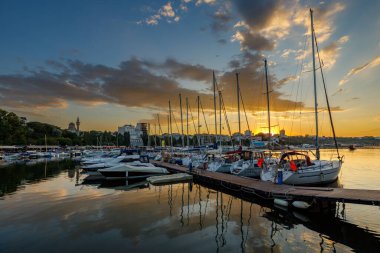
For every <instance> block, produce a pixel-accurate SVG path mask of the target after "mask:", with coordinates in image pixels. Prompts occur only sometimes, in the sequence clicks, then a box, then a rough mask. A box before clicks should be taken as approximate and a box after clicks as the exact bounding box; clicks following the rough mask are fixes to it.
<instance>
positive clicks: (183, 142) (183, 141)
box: [179, 93, 185, 147]
mask: <svg viewBox="0 0 380 253" xmlns="http://www.w3.org/2000/svg"><path fill="white" fill-rule="evenodd" d="M179 108H180V111H181V131H182V147H184V146H185V139H184V137H183V116H182V96H181V93H180V94H179Z"/></svg>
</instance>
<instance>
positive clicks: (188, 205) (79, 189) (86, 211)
mask: <svg viewBox="0 0 380 253" xmlns="http://www.w3.org/2000/svg"><path fill="white" fill-rule="evenodd" d="M379 154H380V152H379ZM347 160H349V159H347ZM347 160H346V161H347ZM346 163H347V162H346ZM33 166H36V167H33ZM33 166H28V167H25V168H23V167H14V168H13V169H8V170H3V169H4V168H2V169H1V170H0V187H1V190H2V192H4V193H5V194H8V193H13V194H12V196H7V195H5V196H3V198H2V200H0V210H2V212H0V237H1V238H2V240H0V248H1V249H2V251H3V250H4V252H17V251H18V252H19V251H23V250H24V251H30V252H37V251H57V252H67V251H82V250H83V251H93V252H103V251H107V250H109V248H110V247H111V246H112V248H113V250H115V251H116V252H117V251H131V252H148V251H154V252H165V253H166V252H178V251H180V252H215V251H216V252H316V251H318V252H319V251H320V252H349V251H356V252H377V251H378V249H379V248H380V240H379V237H380V226H379V221H378V218H377V217H378V212H379V208H378V207H374V208H373V207H368V206H360V207H358V206H356V205H348V204H346V205H345V204H343V203H337V205H336V206H332V209H333V210H332V212H326V213H306V212H299V211H294V210H282V209H278V208H275V207H274V206H273V205H272V202H268V201H260V202H259V200H257V199H252V198H251V197H250V198H241V197H240V196H239V195H238V194H239V192H234V193H233V194H231V192H228V191H224V190H223V191H221V190H220V189H210V188H206V187H205V186H202V185H200V184H197V183H196V182H195V183H181V184H175V185H165V186H151V185H149V184H148V183H147V182H146V181H145V180H137V181H132V180H129V181H125V180H124V181H105V182H96V183H95V184H92V185H91V184H90V185H83V184H82V182H83V179H84V177H85V175H83V174H80V170H78V169H77V168H75V166H74V165H73V164H72V165H70V164H66V165H65V164H60V165H57V164H50V163H42V164H40V165H33ZM69 168H70V169H69ZM348 168H350V167H349V166H348ZM345 173H347V174H349V172H345ZM347 177H348V175H347V176H346V177H345V176H343V177H342V181H343V182H344V184H345V187H346V181H344V180H345V178H347ZM11 185H13V186H11ZM21 189H22V190H21ZM7 190H8V191H7ZM17 190H19V191H17ZM239 197H240V198H239ZM25 210H27V211H25ZM358 210H359V211H360V214H361V215H360V214H359V215H355V216H353V213H356V212H359V211H358ZM363 214H365V215H363ZM362 216H365V219H366V221H368V222H363V218H362ZM353 217H354V218H356V217H357V220H354V221H355V222H353ZM368 224H369V225H368ZM30 231H38V232H35V233H30ZM20 238H25V239H23V240H20ZM68 241H69V242H70V243H67V242H68ZM25 249H28V250H25Z"/></svg>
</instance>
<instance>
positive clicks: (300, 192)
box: [153, 161, 380, 206]
mask: <svg viewBox="0 0 380 253" xmlns="http://www.w3.org/2000/svg"><path fill="white" fill-rule="evenodd" d="M153 163H154V164H156V165H157V166H161V167H164V168H166V169H168V170H169V171H172V172H173V171H174V172H187V173H189V171H188V169H187V168H185V167H183V166H179V165H177V164H170V163H164V162H157V161H154V162H153ZM190 174H193V175H194V177H195V178H197V177H198V178H199V179H202V180H203V181H208V182H210V183H219V184H221V185H223V184H228V185H230V186H233V187H237V188H240V189H241V190H242V191H245V192H252V193H255V194H256V193H261V194H265V195H266V196H271V197H283V198H290V199H307V200H329V201H339V202H346V203H358V204H366V205H377V206H380V191H379V190H361V189H344V188H331V187H329V188H326V187H304V186H291V185H278V184H274V183H272V182H264V181H260V180H258V179H252V178H244V177H239V176H235V175H230V174H224V173H218V172H210V171H207V170H202V169H196V168H193V169H192V172H191V173H190Z"/></svg>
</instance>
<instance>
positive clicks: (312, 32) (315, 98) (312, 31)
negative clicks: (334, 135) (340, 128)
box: [310, 9, 320, 160]
mask: <svg viewBox="0 0 380 253" xmlns="http://www.w3.org/2000/svg"><path fill="white" fill-rule="evenodd" d="M310 30H311V48H312V56H313V81H314V108H315V109H314V110H315V148H316V152H315V157H316V159H317V160H319V158H320V154H319V140H318V99H317V77H316V75H315V72H316V71H315V52H314V24H313V10H312V9H310Z"/></svg>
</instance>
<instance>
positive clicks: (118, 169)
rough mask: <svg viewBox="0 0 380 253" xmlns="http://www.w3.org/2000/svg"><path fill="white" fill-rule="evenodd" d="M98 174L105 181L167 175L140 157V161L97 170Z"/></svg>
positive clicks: (164, 171) (164, 170)
mask: <svg viewBox="0 0 380 253" xmlns="http://www.w3.org/2000/svg"><path fill="white" fill-rule="evenodd" d="M98 172H99V173H100V174H102V175H103V176H104V177H105V178H106V179H121V178H146V177H150V176H157V175H164V174H169V172H168V171H167V170H166V169H165V168H161V167H156V166H154V165H153V164H151V163H149V160H145V157H142V158H141V161H135V162H131V163H125V164H118V165H116V166H114V167H110V168H105V169H99V170H98Z"/></svg>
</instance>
